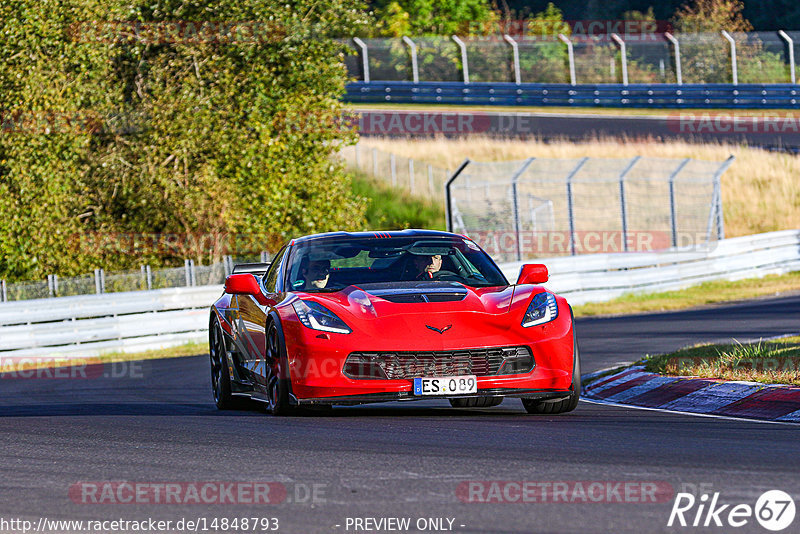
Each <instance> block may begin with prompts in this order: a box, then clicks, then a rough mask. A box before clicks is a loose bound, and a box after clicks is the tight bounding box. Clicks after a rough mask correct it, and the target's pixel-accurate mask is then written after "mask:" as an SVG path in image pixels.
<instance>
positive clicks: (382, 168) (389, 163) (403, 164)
mask: <svg viewBox="0 0 800 534" xmlns="http://www.w3.org/2000/svg"><path fill="white" fill-rule="evenodd" d="M341 157H342V158H343V159H344V162H345V165H346V167H347V168H348V169H350V170H358V171H360V172H362V173H364V174H366V175H368V176H371V177H373V178H375V179H376V180H377V181H379V182H381V183H384V184H386V185H391V186H392V187H396V188H399V189H404V190H405V191H407V192H408V193H410V194H412V195H417V196H420V197H425V198H434V199H437V200H442V201H443V200H444V185H445V183H447V179H448V178H449V176H450V171H448V170H446V169H441V168H439V167H434V166H433V165H431V164H429V163H425V162H424V161H420V160H415V159H413V158H406V157H403V156H398V155H397V154H392V153H390V152H384V151H382V150H378V149H377V148H371V147H367V146H364V145H362V144H361V143H358V144H356V145H351V146H347V147H344V148H343V149H342V151H341Z"/></svg>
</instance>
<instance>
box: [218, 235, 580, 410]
mask: <svg viewBox="0 0 800 534" xmlns="http://www.w3.org/2000/svg"><path fill="white" fill-rule="evenodd" d="M547 279H548V272H547V268H546V267H545V266H544V265H539V264H526V265H523V266H522V268H521V269H520V273H519V277H518V279H517V281H516V283H515V284H511V283H509V281H508V280H507V279H506V277H505V276H504V275H503V273H502V272H501V271H500V269H499V268H498V267H497V265H496V264H495V263H494V261H493V260H492V258H491V257H490V256H489V255H488V254H486V253H485V252H484V251H483V250H482V249H481V248H480V247H479V246H478V245H477V244H476V243H475V242H474V241H472V240H471V239H470V238H468V237H465V236H461V235H456V234H451V233H447V232H438V231H432V230H403V231H397V232H358V233H346V232H335V233H327V234H318V235H310V236H306V237H301V238H298V239H293V240H291V241H290V242H288V243H287V244H286V245H285V246H284V247H283V248H282V249H281V250H280V251H279V252H278V253H277V254H276V255H275V257H274V259H273V261H272V262H271V263H255V264H241V265H237V266H235V267H234V269H233V273H232V274H231V275H229V276H228V277H227V279H226V281H225V289H224V293H223V294H222V296H221V297H220V298H219V299H218V300H217V301H216V302H215V303H214V304H213V305H212V306H211V313H210V321H209V348H210V351H209V355H210V365H211V386H212V392H213V396H214V401H215V403H216V405H217V407H218V408H220V409H230V408H234V407H236V406H238V405H239V404H240V403H239V401H241V400H242V399H246V398H249V399H252V400H255V401H260V402H263V403H264V404H265V405H266V408H267V411H269V412H271V413H273V414H275V415H286V414H290V413H292V412H293V411H295V410H297V409H298V408H304V407H320V408H328V407H330V406H332V405H354V404H362V403H369V402H385V401H413V400H425V399H448V400H449V402H450V404H451V405H452V406H453V407H459V408H483V407H490V406H496V405H498V404H500V403H501V402H502V401H503V399H504V398H505V397H514V398H520V399H521V400H522V405H523V406H524V408H525V410H526V411H527V412H528V413H534V414H555V413H562V412H569V411H571V410H573V409H574V408H575V407H576V406H577V404H578V399H579V397H580V356H579V354H578V346H577V343H576V340H575V333H574V324H573V317H572V309H571V307H570V306H569V304H568V303H567V301H566V300H565V299H564V298H563V297H560V296H558V295H556V294H554V293H552V292H551V291H549V290H547V289H545V288H544V287H542V284H543V283H545V282H547Z"/></svg>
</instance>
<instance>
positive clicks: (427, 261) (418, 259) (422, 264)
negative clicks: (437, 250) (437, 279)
mask: <svg viewBox="0 0 800 534" xmlns="http://www.w3.org/2000/svg"><path fill="white" fill-rule="evenodd" d="M441 268H442V256H441V254H436V255H434V256H414V269H415V272H416V273H418V274H417V277H416V279H417V280H431V279H432V278H433V274H434V273H437V272H439V270H440V269H441Z"/></svg>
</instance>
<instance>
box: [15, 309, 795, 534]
mask: <svg viewBox="0 0 800 534" xmlns="http://www.w3.org/2000/svg"><path fill="white" fill-rule="evenodd" d="M799 317H800V297H798V296H794V297H783V298H774V299H763V300H756V301H750V302H744V303H738V304H734V305H724V306H716V307H712V308H706V309H702V310H694V311H685V312H674V313H663V314H648V315H639V316H631V317H626V318H592V319H582V320H579V321H578V327H577V328H578V335H579V343H580V347H581V349H582V356H583V371H584V373H587V372H591V371H593V370H597V369H601V368H604V367H608V366H610V365H613V364H615V363H617V362H622V361H631V360H633V359H636V358H638V357H640V356H641V355H643V354H644V353H647V352H651V353H654V352H661V351H668V350H671V349H675V348H678V347H681V346H684V345H687V344H691V343H695V342H698V341H714V340H724V339H730V338H733V337H735V338H737V339H747V338H758V337H761V336H765V337H766V336H773V335H779V334H785V333H790V332H797V331H800V320H798V318H799ZM103 372H104V373H106V374H117V375H124V376H118V377H115V376H97V377H93V376H89V378H85V379H83V378H82V379H52V378H27V379H23V378H9V377H7V376H5V377H3V378H2V381H1V382H0V388H1V389H0V391H2V400H1V401H0V403H2V405H1V406H0V436H2V438H1V439H0V479H1V480H2V483H0V525H1V524H2V522H1V520H9V519H11V518H25V519H30V520H32V521H34V524H36V522H37V521H38V520H39V518H41V517H46V518H47V519H48V521H49V520H54V519H83V520H88V519H105V520H112V519H120V518H121V519H128V520H140V521H141V520H144V519H148V518H154V519H161V520H173V521H177V520H179V519H180V518H187V519H191V520H197V518H206V521H207V522H208V523H207V524H210V521H211V520H212V519H213V518H223V517H227V518H235V517H275V518H278V520H279V525H280V528H279V530H278V531H279V532H291V533H301V534H304V533H315V532H320V533H340V532H357V531H358V532H378V531H377V530H355V529H354V525H355V523H354V519H353V518H386V517H399V518H410V519H411V524H412V526H413V525H414V524H415V522H416V521H417V520H418V519H420V518H425V519H427V518H449V519H451V520H453V524H452V529H453V531H454V532H470V533H473V532H474V533H478V532H480V533H484V532H486V533H506V532H525V533H526V532H552V533H568V532H575V533H581V534H584V533H592V532H613V533H619V532H636V533H644V532H648V533H650V532H663V531H666V532H709V531H711V532H729V531H731V530H733V529H730V528H705V529H704V528H702V527H691V526H688V527H677V526H676V527H673V528H667V526H666V525H667V521H668V518H669V515H670V511H671V509H672V504H673V501H674V498H675V493H676V492H679V491H682V490H686V491H689V492H691V493H696V494H698V496H699V494H701V493H707V494H713V493H714V492H719V493H720V495H719V502H720V503H730V504H739V503H745V504H749V505H750V506H753V505H754V504H755V501H756V499H757V497H758V496H759V495H760V494H762V493H763V492H764V491H766V490H770V489H781V490H783V491H786V492H788V493H789V494H790V495H793V496H794V497H795V499H797V497H800V462H798V460H797V459H798V457H800V440H799V439H798V431H800V428H798V427H797V426H793V425H780V424H767V423H758V422H748V421H740V420H728V419H718V418H708V417H697V416H688V415H681V414H669V413H662V412H656V411H647V410H634V409H623V408H616V407H608V406H602V405H596V404H590V403H587V402H581V404H580V405H579V406H578V408H577V410H575V411H574V412H572V413H570V414H566V415H563V416H553V417H548V416H529V415H526V414H525V412H524V411H523V410H522V407H521V405H520V403H519V401H517V400H513V399H511V400H506V401H505V402H504V403H503V404H502V405H501V406H499V407H497V408H492V409H486V410H474V411H468V410H453V409H450V408H449V405H447V404H446V403H443V402H441V401H427V402H420V403H414V404H408V405H402V404H398V403H395V404H384V405H372V406H363V407H355V408H336V409H335V410H334V411H333V412H332V413H330V414H323V415H319V416H316V417H308V416H304V417H293V418H274V417H269V416H266V415H264V414H263V413H261V412H259V411H258V410H256V409H253V410H249V411H239V412H225V413H223V412H218V411H217V410H216V409H215V407H214V405H213V404H212V401H211V392H210V386H209V370H208V365H207V356H198V357H192V358H182V359H170V360H157V361H150V362H139V363H136V364H135V365H130V364H128V367H125V366H122V365H121V364H120V365H119V366H118V367H117V368H115V369H109V367H108V366H107V367H106V368H104V370H103ZM90 375H91V374H90ZM91 481H94V482H95V483H98V482H103V481H128V482H131V483H134V482H139V483H151V484H158V483H166V482H203V481H217V482H232V481H243V482H248V481H270V482H278V483H280V484H282V487H285V489H286V492H287V493H286V498H285V499H281V500H282V502H281V503H280V504H266V505H264V504H261V505H247V504H236V505H231V504H192V503H188V504H107V503H105V504H91V503H85V502H84V501H85V499H84V498H83V497H81V493H80V489H81V488H85V487H86V486H85V485H84V486H79V485H78V484H79V483H81V482H91ZM481 481H487V482H486V483H485V485H481V486H470V487H479V488H480V487H482V488H489V487H491V484H490V483H489V482H488V481H529V482H531V481H533V482H559V481H563V482H568V483H569V484H570V486H569V487H570V488H575V484H574V483H575V482H578V481H580V482H583V483H584V484H585V485H586V486H588V485H589V484H590V483H591V482H594V481H612V482H613V481H616V482H629V483H634V485H635V484H638V483H656V484H657V485H658V487H659V488H668V491H667V493H665V494H664V493H659V494H658V495H659V498H658V499H656V500H658V501H660V502H657V503H640V502H616V501H619V500H620V499H617V498H614V496H613V495H612V496H611V497H609V499H610V500H611V501H612V502H599V503H597V502H581V500H580V498H576V497H575V494H574V493H571V494H570V495H572V497H570V499H571V501H570V502H557V503H552V502H548V503H541V502H526V503H520V502H502V503H497V502H489V503H485V502H464V501H469V498H468V496H465V493H464V492H463V491H462V490H463V488H464V487H465V486H466V485H468V484H470V482H472V483H478V484H482V482H481ZM502 487H504V488H508V487H512V486H509V485H504V486H502ZM604 487H605V486H604ZM76 488H77V489H76ZM460 488H461V489H460ZM314 494H315V496H312V495H314ZM487 495H488V494H487ZM622 496H623V498H624V500H628V501H634V500H635V499H634V498H633V497H630V498H628V497H625V494H624V492H622ZM501 497H502V496H501ZM503 498H504V499H506V500H514V499H515V498H516V499H517V500H518V499H519V497H518V494H516V493H513V492H511V493H509V496H507V497H503ZM562 501H563V499H562ZM695 511H696V507H695V508H694V509H692V511H691V513H687V519H688V520H689V521H691V520H693V518H694V512H695ZM726 514H727V512H725V514H722V515H721V518H722V519H723V521H724V520H725V517H726ZM348 518H351V519H350V523H348ZM798 524H800V519H796V520H795V522H794V524H793V525H792V527H790V528H789V529H787V530H786V532H791V531H793V532H797V525H798ZM337 525H338V526H337ZM348 525H349V528H348ZM444 525H445V528H446V527H447V525H448V522H447V521H445V522H444ZM215 530H220V531H222V530H227V531H230V532H235V531H236V530H235V529H231V528H228V529H220V528H217V529H209V531H215ZM735 530H736V531H737V532H766V531H765V530H764V529H763V528H762V527H760V526H759V525H758V523H757V522H756V520H755V519H754V518H752V517H751V518H749V520H748V523H747V524H746V525H745V526H744V527H741V528H737V529H735ZM0 531H3V532H21V531H20V530H15V529H13V528H9V527H8V526H6V527H5V528H0ZM109 531H110V530H109ZM201 531H202V530H201ZM239 531H242V530H241V529H240V530H239ZM248 531H249V532H253V531H254V530H253V529H250V530H248ZM391 531H392V530H389V529H383V530H380V532H391ZM411 531H414V532H416V531H417V530H415V529H414V528H412V529H411ZM427 531H439V532H441V531H442V530H427ZM445 531H446V530H445Z"/></svg>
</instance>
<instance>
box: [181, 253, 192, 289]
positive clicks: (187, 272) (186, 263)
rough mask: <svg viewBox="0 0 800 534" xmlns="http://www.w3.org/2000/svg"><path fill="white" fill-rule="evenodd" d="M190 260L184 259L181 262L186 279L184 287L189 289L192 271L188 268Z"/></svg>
mask: <svg viewBox="0 0 800 534" xmlns="http://www.w3.org/2000/svg"><path fill="white" fill-rule="evenodd" d="M191 261H192V260H189V259H185V260H183V271H184V275H185V277H186V287H191V285H192V271H191V267H190V263H189V262H191Z"/></svg>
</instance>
